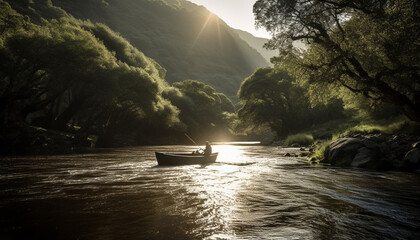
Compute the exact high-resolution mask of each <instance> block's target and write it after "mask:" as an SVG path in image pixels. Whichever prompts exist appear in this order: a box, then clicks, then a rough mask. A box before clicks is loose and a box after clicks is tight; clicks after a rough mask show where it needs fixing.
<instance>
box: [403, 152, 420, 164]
mask: <svg viewBox="0 0 420 240" xmlns="http://www.w3.org/2000/svg"><path fill="white" fill-rule="evenodd" d="M404 162H406V163H407V164H409V165H410V166H418V165H419V163H420V148H413V149H411V150H410V151H409V152H407V154H405V156H404Z"/></svg>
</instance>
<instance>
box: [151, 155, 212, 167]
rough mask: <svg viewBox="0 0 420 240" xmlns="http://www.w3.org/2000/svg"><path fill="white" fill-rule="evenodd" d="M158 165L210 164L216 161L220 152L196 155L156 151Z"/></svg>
mask: <svg viewBox="0 0 420 240" xmlns="http://www.w3.org/2000/svg"><path fill="white" fill-rule="evenodd" d="M155 154H156V159H157V162H158V165H161V166H177V165H192V164H209V163H214V162H216V158H217V155H218V154H219V153H212V154H211V155H209V156H205V155H203V154H199V155H195V154H192V153H161V152H155Z"/></svg>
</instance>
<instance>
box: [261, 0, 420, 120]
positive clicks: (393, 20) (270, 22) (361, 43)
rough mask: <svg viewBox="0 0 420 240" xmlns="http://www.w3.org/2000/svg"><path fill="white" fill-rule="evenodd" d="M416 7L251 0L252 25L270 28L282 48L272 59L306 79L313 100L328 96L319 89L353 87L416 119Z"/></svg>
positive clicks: (405, 2)
mask: <svg viewBox="0 0 420 240" xmlns="http://www.w3.org/2000/svg"><path fill="white" fill-rule="evenodd" d="M418 9H419V2H418V1H415V0H401V1H381V4H371V2H370V1H365V2H359V3H357V4H353V3H352V2H351V1H348V2H342V1H324V0H321V1H316V2H307V1H303V0H288V1H283V2H278V1H272V0H259V1H257V2H256V4H255V5H254V12H255V14H256V17H257V20H258V24H259V25H262V26H265V27H266V28H267V29H268V30H270V31H272V32H273V33H275V34H276V37H275V38H273V39H272V41H271V43H270V44H269V45H270V46H271V47H281V51H280V52H281V54H280V56H279V57H278V58H277V66H278V67H280V68H281V69H284V70H287V71H288V72H289V73H290V74H292V75H293V76H295V77H296V78H297V79H298V80H299V81H300V82H301V83H302V84H304V85H305V86H308V87H309V88H310V89H309V92H310V93H311V96H312V98H313V99H315V100H316V99H319V98H322V97H323V96H325V95H329V94H325V92H326V89H328V90H329V91H328V93H332V95H333V96H338V95H343V94H358V95H360V96H363V97H365V98H369V99H371V100H372V101H375V102H379V103H383V102H389V103H391V104H393V105H395V106H396V108H394V109H397V110H399V111H400V112H401V113H403V114H405V115H406V116H407V117H409V118H410V119H411V120H413V121H420V110H419V109H420V106H419V102H420V101H419V96H420V84H419V75H420V70H419V69H420V65H419V62H420V61H419V60H420V59H419V57H420V54H419V52H420V47H419V46H420V45H418V44H417V43H418V41H419V38H420V34H419V32H420V31H419V29H420V21H419V18H420V15H419V11H418ZM302 19H303V20H302ZM294 40H304V41H305V42H306V43H308V44H309V45H308V48H307V50H305V51H298V50H297V49H296V48H295V47H293V46H292V45H291V43H292V42H293V41H294ZM343 89H345V90H346V91H344V90H343ZM330 96H331V95H330ZM388 109H389V108H388ZM383 111H385V110H382V112H383Z"/></svg>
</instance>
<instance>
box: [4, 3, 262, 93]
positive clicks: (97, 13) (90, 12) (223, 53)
mask: <svg viewBox="0 0 420 240" xmlns="http://www.w3.org/2000/svg"><path fill="white" fill-rule="evenodd" d="M9 2H10V4H11V5H12V7H14V8H15V9H16V10H18V11H20V12H22V13H24V14H27V15H29V16H31V17H34V16H36V15H37V16H41V17H44V18H46V19H51V18H57V17H60V16H62V15H65V14H66V13H68V14H70V15H72V16H74V17H75V18H77V19H83V20H87V19H89V20H91V21H92V22H94V23H95V22H100V23H104V24H105V25H107V26H109V27H110V28H111V29H112V30H114V31H116V32H119V33H120V34H121V35H122V36H123V37H124V38H126V39H127V40H128V41H129V42H130V43H131V44H132V45H133V46H134V47H136V48H137V49H139V50H140V51H142V52H144V53H145V54H146V55H147V56H149V57H151V58H153V59H155V60H156V61H157V62H158V63H159V64H160V65H161V66H162V67H164V68H165V69H166V70H167V73H166V80H167V81H168V82H169V83H173V82H177V81H183V80H185V79H196V80H200V81H202V82H204V83H207V84H210V85H211V86H213V87H215V88H216V90H218V91H221V92H223V93H225V94H227V95H228V96H229V97H231V98H235V96H236V92H237V91H238V88H239V85H240V83H241V82H242V81H243V79H244V78H245V77H247V76H249V75H250V74H251V73H252V72H253V71H254V69H255V68H257V67H262V66H267V65H268V62H267V61H265V60H264V58H263V57H262V56H261V55H260V54H259V53H258V52H257V51H256V50H255V49H253V48H251V47H249V46H248V44H247V43H246V42H244V41H243V40H242V39H241V38H240V37H238V35H237V34H236V32H235V30H234V29H231V28H230V27H229V26H228V25H226V24H225V23H224V22H223V21H222V20H220V19H219V18H218V17H217V16H215V15H212V14H211V13H210V12H209V11H207V10H206V9H205V8H204V7H199V6H197V5H195V4H193V3H190V2H187V1H185V0H176V1H163V0H159V1H158V0H123V1H120V0H106V1H103V0H76V1H73V0H72V1H70V0H52V1H36V0H35V1H27V0H18V1H9ZM47 2H51V3H52V5H53V6H54V7H55V8H53V9H52V8H46V7H45V4H46V3H47Z"/></svg>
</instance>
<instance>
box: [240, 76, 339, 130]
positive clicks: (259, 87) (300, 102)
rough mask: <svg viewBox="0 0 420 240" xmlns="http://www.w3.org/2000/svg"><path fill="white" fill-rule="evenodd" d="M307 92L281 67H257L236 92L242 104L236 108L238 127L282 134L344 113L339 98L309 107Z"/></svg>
mask: <svg viewBox="0 0 420 240" xmlns="http://www.w3.org/2000/svg"><path fill="white" fill-rule="evenodd" d="M306 95H307V93H306V91H305V89H304V88H302V87H300V86H298V85H297V84H296V83H295V81H294V80H293V79H292V78H291V77H289V76H288V75H287V74H286V73H285V72H284V71H280V70H279V69H276V68H274V69H273V68H260V69H257V70H256V71H255V72H254V73H253V74H252V75H251V76H250V77H248V78H247V79H245V81H244V82H243V83H242V85H241V88H240V89H239V92H238V96H239V99H240V101H241V102H240V103H241V104H242V106H241V108H240V109H239V111H238V117H239V119H240V121H239V123H238V125H237V128H236V129H237V131H240V132H249V131H264V130H271V131H274V132H275V133H276V134H277V136H278V137H284V136H287V135H288V134H290V133H296V132H298V131H301V130H302V129H304V128H307V127H309V126H312V125H313V124H316V123H321V122H325V121H328V120H332V119H337V118H341V117H342V116H343V114H342V110H343V108H342V105H341V103H340V102H331V103H329V104H327V105H325V106H318V107H316V108H311V106H310V103H309V100H308V98H307V96H306Z"/></svg>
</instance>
